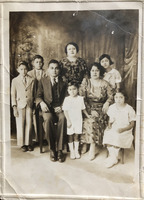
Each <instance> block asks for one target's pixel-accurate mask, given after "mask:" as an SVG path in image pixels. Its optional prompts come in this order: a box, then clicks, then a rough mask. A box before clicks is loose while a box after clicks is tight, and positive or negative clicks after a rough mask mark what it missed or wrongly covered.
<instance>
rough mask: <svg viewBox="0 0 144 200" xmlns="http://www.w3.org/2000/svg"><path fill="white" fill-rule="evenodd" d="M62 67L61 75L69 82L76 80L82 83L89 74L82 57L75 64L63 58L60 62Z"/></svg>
mask: <svg viewBox="0 0 144 200" xmlns="http://www.w3.org/2000/svg"><path fill="white" fill-rule="evenodd" d="M60 66H61V69H62V72H61V75H62V77H63V79H64V80H66V81H67V82H69V81H73V80H75V81H77V82H78V83H81V81H82V80H83V78H84V77H85V75H86V74H87V73H88V70H87V65H86V62H85V60H83V59H82V58H80V57H78V58H77V59H76V61H75V62H71V61H69V60H68V58H63V59H62V60H61V61H60Z"/></svg>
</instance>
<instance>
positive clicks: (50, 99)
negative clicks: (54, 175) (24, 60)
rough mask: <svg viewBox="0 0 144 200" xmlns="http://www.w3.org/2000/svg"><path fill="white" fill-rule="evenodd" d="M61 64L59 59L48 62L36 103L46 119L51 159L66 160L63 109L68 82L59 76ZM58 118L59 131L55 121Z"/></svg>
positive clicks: (45, 124) (45, 126) (45, 127)
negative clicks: (55, 127) (64, 153)
mask: <svg viewBox="0 0 144 200" xmlns="http://www.w3.org/2000/svg"><path fill="white" fill-rule="evenodd" d="M59 74H60V66H59V62H58V61H57V60H51V61H50V62H49V64H48V69H47V76H45V77H43V78H42V79H41V80H40V81H39V84H38V90H37V96H36V105H37V106H38V105H39V106H40V108H41V110H42V116H43V119H44V130H45V134H46V138H47V139H48V141H49V145H50V159H51V161H56V160H58V161H59V162H63V161H64V155H63V152H62V150H63V145H64V137H66V118H65V116H64V113H63V111H62V107H61V106H62V103H63V101H64V98H65V96H66V93H67V84H66V83H65V82H63V80H62V79H61V78H60V76H59ZM55 119H56V120H57V131H55V130H54V121H55Z"/></svg>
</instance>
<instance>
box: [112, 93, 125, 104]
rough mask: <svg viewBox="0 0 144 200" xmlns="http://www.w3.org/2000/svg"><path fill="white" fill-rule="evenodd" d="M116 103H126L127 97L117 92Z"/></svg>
mask: <svg viewBox="0 0 144 200" xmlns="http://www.w3.org/2000/svg"><path fill="white" fill-rule="evenodd" d="M114 100H115V103H116V104H118V105H123V104H124V103H125V97H124V95H123V94H122V93H120V92H117V93H116V95H115V96H114Z"/></svg>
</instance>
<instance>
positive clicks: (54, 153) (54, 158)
mask: <svg viewBox="0 0 144 200" xmlns="http://www.w3.org/2000/svg"><path fill="white" fill-rule="evenodd" d="M50 160H51V161H53V162H55V161H57V157H56V152H55V151H52V150H50Z"/></svg>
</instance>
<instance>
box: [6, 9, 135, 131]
mask: <svg viewBox="0 0 144 200" xmlns="http://www.w3.org/2000/svg"><path fill="white" fill-rule="evenodd" d="M138 14H139V13H138V11H137V10H109V11H107V10H105V11H78V12H75V11H73V12H72V11H65V12H63V11H55V12H11V13H10V16H9V17H10V69H11V79H12V78H14V77H15V76H16V75H17V72H16V66H17V63H18V61H19V60H26V61H27V62H28V63H29V66H30V69H31V59H32V57H33V56H34V55H35V54H40V55H42V56H43V57H44V63H45V64H44V68H46V67H47V65H48V62H49V60H50V59H52V58H53V59H57V60H61V59H62V58H63V57H65V52H64V48H65V45H66V44H67V43H68V42H71V41H73V42H76V43H77V44H78V46H79V49H80V50H79V56H80V57H82V58H83V59H85V61H86V62H87V65H88V66H89V64H91V63H92V62H94V61H98V58H99V56H100V55H101V54H103V53H107V54H109V55H110V56H111V57H112V60H113V61H114V64H113V67H114V68H116V69H118V71H119V72H120V73H121V76H122V87H123V88H124V89H125V90H126V92H127V94H128V103H129V104H130V105H132V106H133V107H134V109H136V86H137V68H138ZM12 121H13V120H12ZM13 126H14V125H13V123H12V130H14V127H13Z"/></svg>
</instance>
